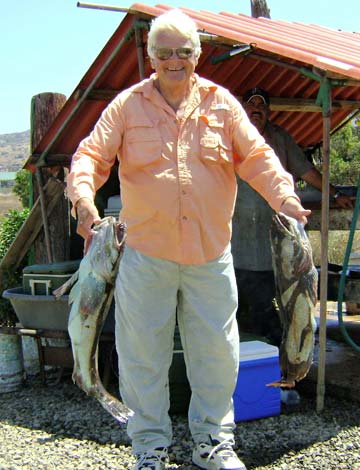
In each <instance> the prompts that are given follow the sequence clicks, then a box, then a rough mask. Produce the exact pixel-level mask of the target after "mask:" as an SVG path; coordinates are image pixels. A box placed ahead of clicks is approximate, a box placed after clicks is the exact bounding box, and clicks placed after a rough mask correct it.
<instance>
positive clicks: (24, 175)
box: [13, 170, 31, 208]
mask: <svg viewBox="0 0 360 470" xmlns="http://www.w3.org/2000/svg"><path fill="white" fill-rule="evenodd" d="M30 191H31V178H30V172H29V171H28V170H19V171H18V172H17V173H16V176H15V184H14V187H13V192H14V193H15V194H16V195H17V196H18V197H19V199H20V201H21V204H22V205H23V207H24V208H27V207H29V206H30Z"/></svg>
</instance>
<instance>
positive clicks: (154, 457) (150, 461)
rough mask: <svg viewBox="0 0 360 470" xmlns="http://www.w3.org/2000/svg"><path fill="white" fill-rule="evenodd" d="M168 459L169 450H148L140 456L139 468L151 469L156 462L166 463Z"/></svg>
mask: <svg viewBox="0 0 360 470" xmlns="http://www.w3.org/2000/svg"><path fill="white" fill-rule="evenodd" d="M166 457H167V448H166V447H164V449H161V450H157V449H154V450H148V451H146V452H144V453H142V454H141V456H139V461H138V466H139V467H141V466H142V467H150V466H151V465H154V463H156V462H165V460H166Z"/></svg>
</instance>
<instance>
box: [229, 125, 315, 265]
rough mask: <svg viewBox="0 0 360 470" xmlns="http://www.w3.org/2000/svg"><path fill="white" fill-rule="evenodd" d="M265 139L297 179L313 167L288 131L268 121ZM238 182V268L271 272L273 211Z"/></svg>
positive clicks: (235, 234) (235, 231) (234, 239)
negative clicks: (270, 233) (270, 234)
mask: <svg viewBox="0 0 360 470" xmlns="http://www.w3.org/2000/svg"><path fill="white" fill-rule="evenodd" d="M264 138H265V140H266V142H267V143H268V144H269V145H270V146H271V147H272V148H273V149H274V150H275V153H276V155H277V156H278V157H279V159H280V161H281V163H282V165H283V167H284V168H285V169H286V170H287V171H289V173H291V174H292V175H293V177H294V178H295V180H296V179H298V178H300V177H301V176H302V175H304V174H305V173H306V172H307V171H309V170H310V169H312V168H313V165H312V164H311V163H310V162H309V161H308V160H307V158H306V156H305V154H304V153H303V151H302V150H301V148H300V147H299V146H298V145H297V144H296V142H295V141H294V139H293V138H292V137H291V135H290V134H289V133H288V132H287V131H285V129H283V128H281V127H279V126H277V125H274V124H271V123H270V122H269V121H268V122H267V124H266V126H265V131H264ZM237 180H238V193H237V198H236V204H235V211H234V216H233V221H232V223H233V233H232V240H231V245H232V254H233V258H234V266H235V268H238V269H247V270H249V271H270V270H272V262H271V248H270V238H269V229H270V223H271V218H272V215H273V210H272V209H271V207H270V206H269V205H268V203H267V202H266V201H265V199H263V198H262V197H261V196H260V195H259V193H257V192H256V191H255V190H254V189H252V188H251V186H249V185H248V184H247V183H245V182H244V181H242V180H241V179H240V178H237Z"/></svg>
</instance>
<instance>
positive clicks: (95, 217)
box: [76, 197, 101, 253]
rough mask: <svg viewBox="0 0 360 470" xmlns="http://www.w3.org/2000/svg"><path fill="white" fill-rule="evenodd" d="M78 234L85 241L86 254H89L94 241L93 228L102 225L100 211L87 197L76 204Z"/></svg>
mask: <svg viewBox="0 0 360 470" xmlns="http://www.w3.org/2000/svg"><path fill="white" fill-rule="evenodd" d="M76 214H77V221H78V223H77V229H76V231H77V233H78V234H79V235H81V236H82V237H83V238H84V240H85V246H84V253H86V252H87V250H88V248H89V246H90V242H91V239H92V234H93V231H92V230H91V227H92V226H93V225H94V224H98V223H100V221H101V219H100V217H99V213H98V210H97V209H96V206H95V204H94V203H93V201H92V200H91V199H89V198H87V197H82V198H80V199H79V200H78V201H77V203H76Z"/></svg>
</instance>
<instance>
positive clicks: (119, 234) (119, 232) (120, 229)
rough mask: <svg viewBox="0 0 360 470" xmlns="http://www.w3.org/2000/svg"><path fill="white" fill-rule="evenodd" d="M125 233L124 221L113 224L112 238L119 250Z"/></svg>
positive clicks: (123, 241)
mask: <svg viewBox="0 0 360 470" xmlns="http://www.w3.org/2000/svg"><path fill="white" fill-rule="evenodd" d="M126 233H127V227H126V224H125V223H124V222H119V223H118V224H115V225H114V235H115V236H114V239H115V240H116V242H117V244H116V249H117V250H118V251H120V249H121V247H122V246H123V244H124V243H125V239H126Z"/></svg>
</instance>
